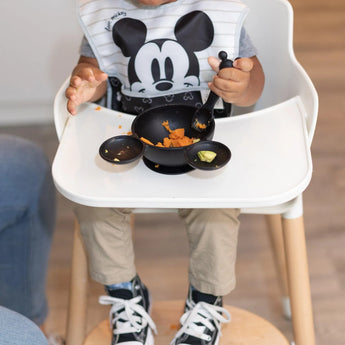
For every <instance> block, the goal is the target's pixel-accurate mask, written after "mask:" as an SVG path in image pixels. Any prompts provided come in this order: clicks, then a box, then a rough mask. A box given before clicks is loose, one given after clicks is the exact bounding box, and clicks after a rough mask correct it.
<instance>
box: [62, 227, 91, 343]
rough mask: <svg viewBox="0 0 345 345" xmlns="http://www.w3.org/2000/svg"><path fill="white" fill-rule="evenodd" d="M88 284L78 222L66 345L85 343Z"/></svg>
mask: <svg viewBox="0 0 345 345" xmlns="http://www.w3.org/2000/svg"><path fill="white" fill-rule="evenodd" d="M87 283H88V271H87V258H86V253H85V250H84V247H83V243H82V238H81V234H80V229H79V224H78V222H77V220H76V221H75V229H74V238H73V251H72V267H71V280H70V290H69V291H70V295H69V303H68V315H67V329H66V345H82V344H83V342H84V339H85V332H86V313H87V310H86V309H87V285H88V284H87Z"/></svg>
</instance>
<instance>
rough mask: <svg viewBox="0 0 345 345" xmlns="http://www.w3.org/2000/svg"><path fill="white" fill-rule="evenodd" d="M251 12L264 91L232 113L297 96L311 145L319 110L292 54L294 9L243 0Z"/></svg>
mask: <svg viewBox="0 0 345 345" xmlns="http://www.w3.org/2000/svg"><path fill="white" fill-rule="evenodd" d="M243 1H244V2H245V3H246V4H247V5H248V6H249V7H250V12H249V15H248V17H247V19H246V21H245V28H246V30H247V31H248V33H249V35H250V37H251V39H252V41H253V43H254V45H255V46H256V48H257V51H258V58H259V59H260V62H261V64H262V66H263V69H264V72H265V77H266V80H265V88H264V91H263V94H262V96H261V97H260V99H259V101H258V102H257V103H256V104H255V105H254V106H253V107H249V108H236V107H235V110H234V114H235V115H236V114H241V113H242V114H243V113H248V112H250V111H255V110H260V109H265V108H268V107H270V106H272V105H276V104H278V103H281V102H283V101H286V100H288V99H290V98H292V97H294V96H300V98H301V101H302V104H303V106H304V111H305V114H306V124H307V130H308V133H309V141H310V143H311V140H312V137H313V134H314V130H315V125H316V118H317V111H318V97H317V93H316V91H315V88H314V86H313V84H312V82H311V81H310V79H309V77H308V75H307V73H306V72H305V71H304V69H303V68H302V67H301V66H300V64H299V63H298V62H297V60H296V58H295V55H294V51H293V10H292V7H291V5H290V3H289V2H288V1H287V0H243ZM67 85H68V80H66V81H65V83H64V84H63V85H62V87H61V88H60V90H59V91H58V93H57V95H56V98H55V103H54V120H55V126H56V131H57V135H58V137H59V138H60V137H61V134H62V132H63V128H64V126H65V122H66V120H67V118H68V116H69V114H68V112H67V110H66V99H65V96H64V92H65V89H66V87H67Z"/></svg>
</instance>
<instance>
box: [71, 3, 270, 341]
mask: <svg viewBox="0 0 345 345" xmlns="http://www.w3.org/2000/svg"><path fill="white" fill-rule="evenodd" d="M247 12H248V9H247V7H246V6H245V5H244V4H243V3H242V2H241V1H239V0H227V1H224V0H212V1H210V0H198V1H193V0H177V1H171V0H79V15H80V23H81V26H82V28H83V31H84V34H85V37H84V39H83V42H82V45H81V56H80V59H79V62H78V64H77V66H76V67H75V68H74V70H73V72H72V76H71V79H70V85H69V87H68V88H67V90H66V97H67V99H68V103H67V109H68V111H69V112H70V113H71V114H72V115H75V114H76V113H77V107H78V105H80V104H82V103H83V102H89V101H99V100H102V101H103V102H105V103H104V104H105V105H106V106H107V107H109V108H112V109H115V110H119V111H123V112H126V113H130V114H134V115H137V114H140V113H141V112H143V111H145V110H147V109H149V108H151V107H154V106H158V105H159V106H161V105H165V104H181V103H184V104H189V105H193V106H195V107H200V106H201V105H202V103H203V100H204V99H205V98H206V97H207V93H208V92H209V90H212V91H213V92H215V93H216V94H217V95H218V96H220V98H221V99H222V100H223V104H222V105H221V107H219V109H217V110H216V111H215V116H229V113H230V111H231V110H230V108H231V106H230V104H235V105H237V106H249V105H251V104H253V103H255V102H256V100H257V99H258V98H259V97H260V95H261V92H262V89H263V85H264V75H263V71H262V68H261V65H260V62H259V60H258V59H257V57H256V51H255V48H254V47H253V45H252V43H251V41H250V39H249V37H248V35H247V33H246V32H245V30H244V29H243V28H242V24H243V22H244V19H245V17H246V14H247ZM221 50H224V51H226V52H227V53H228V55H229V58H231V59H232V60H235V58H237V57H240V58H239V59H236V60H235V61H234V64H233V68H225V69H222V70H221V71H219V70H218V66H219V60H218V58H217V57H216V56H217V55H218V52H219V51H221ZM131 212H132V210H131V209H114V208H93V207H86V206H82V205H79V206H77V207H76V215H77V217H78V220H79V223H80V228H81V234H82V236H83V240H84V243H85V247H86V250H87V253H88V257H89V262H90V275H91V277H92V278H93V279H94V280H96V281H98V282H99V283H101V284H103V285H104V286H105V289H106V291H107V293H108V295H107V296H102V297H101V298H100V302H101V303H103V304H111V305H112V307H111V311H110V313H111V318H112V327H113V338H112V345H115V344H123V345H141V344H145V345H146V344H147V345H151V344H153V341H154V337H153V334H152V331H155V325H154V322H153V320H152V319H151V317H150V316H149V310H150V295H149V291H148V289H147V287H146V286H145V285H144V284H143V283H142V281H141V280H140V278H139V276H138V275H137V272H136V268H135V263H134V252H133V244H132V235H131V228H130V216H131ZM179 215H180V216H181V218H182V219H183V220H184V222H185V224H186V230H187V235H188V243H189V249H190V257H189V271H188V273H189V284H190V285H189V290H188V293H187V298H186V303H185V313H184V314H183V316H182V317H181V320H180V321H181V328H180V329H179V330H178V332H177V333H176V335H175V337H174V339H172V342H171V344H172V345H182V344H184V345H192V344H193V345H198V344H200V345H201V344H203V345H213V344H218V340H219V334H220V326H221V323H223V322H227V321H229V318H230V315H229V313H228V312H227V311H226V310H225V309H224V308H223V307H222V296H224V295H226V294H228V293H229V292H231V290H232V289H233V288H234V286H235V270H234V266H235V257H236V247H237V233H238V227H239V221H238V216H239V210H238V209H180V210H179Z"/></svg>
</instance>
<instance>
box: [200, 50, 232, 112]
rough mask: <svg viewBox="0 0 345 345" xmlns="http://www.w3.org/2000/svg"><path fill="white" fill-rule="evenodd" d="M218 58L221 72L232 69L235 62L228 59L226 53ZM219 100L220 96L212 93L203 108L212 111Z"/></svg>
mask: <svg viewBox="0 0 345 345" xmlns="http://www.w3.org/2000/svg"><path fill="white" fill-rule="evenodd" d="M218 57H219V58H220V59H221V62H220V64H219V70H221V69H223V68H230V67H232V64H233V61H232V60H230V59H228V54H227V53H226V52H225V51H223V50H222V51H220V52H219V53H218ZM218 99H219V96H218V95H216V94H215V93H214V92H213V91H210V93H209V95H208V97H207V100H206V102H205V103H204V104H203V106H202V107H203V108H205V109H207V110H209V111H212V110H213V108H214V106H215V104H216V103H217V101H218Z"/></svg>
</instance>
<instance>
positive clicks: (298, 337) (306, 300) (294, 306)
mask: <svg viewBox="0 0 345 345" xmlns="http://www.w3.org/2000/svg"><path fill="white" fill-rule="evenodd" d="M282 225H283V235H284V243H285V253H286V264H287V274H288V283H289V293H290V301H291V312H292V324H293V331H294V339H295V344H296V345H315V333H314V321H313V312H312V303H311V293H310V282H309V270H308V259H307V249H306V241H305V233H304V222H303V216H300V217H298V218H293V219H291V218H290V219H284V218H283V221H282Z"/></svg>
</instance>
